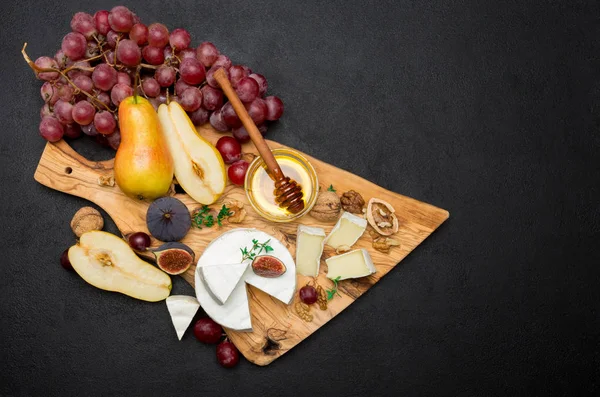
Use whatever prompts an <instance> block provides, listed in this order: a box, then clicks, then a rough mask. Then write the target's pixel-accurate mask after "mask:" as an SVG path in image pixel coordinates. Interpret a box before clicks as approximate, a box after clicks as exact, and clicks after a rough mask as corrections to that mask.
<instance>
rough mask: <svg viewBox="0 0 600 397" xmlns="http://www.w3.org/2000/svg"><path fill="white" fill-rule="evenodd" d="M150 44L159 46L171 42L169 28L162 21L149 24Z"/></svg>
mask: <svg viewBox="0 0 600 397" xmlns="http://www.w3.org/2000/svg"><path fill="white" fill-rule="evenodd" d="M148 44H150V45H151V46H154V47H159V48H162V47H164V46H166V45H167V44H169V29H167V27H166V26H165V25H163V24H162V23H153V24H152V25H150V26H148Z"/></svg>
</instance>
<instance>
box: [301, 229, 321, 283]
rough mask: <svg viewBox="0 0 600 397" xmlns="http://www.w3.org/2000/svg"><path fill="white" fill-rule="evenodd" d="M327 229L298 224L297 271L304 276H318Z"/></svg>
mask: <svg viewBox="0 0 600 397" xmlns="http://www.w3.org/2000/svg"><path fill="white" fill-rule="evenodd" d="M324 242H325V230H323V229H321V228H320V227H310V226H304V225H298V232H297V234H296V271H297V272H298V273H300V274H302V275H304V276H309V277H317V276H318V275H319V265H320V264H321V255H322V254H323V245H324Z"/></svg>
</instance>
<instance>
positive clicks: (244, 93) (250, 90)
mask: <svg viewBox="0 0 600 397" xmlns="http://www.w3.org/2000/svg"><path fill="white" fill-rule="evenodd" d="M235 93H236V94H237V95H238V97H239V98H240V100H241V101H242V102H244V103H250V102H252V101H253V100H255V99H256V97H257V96H258V83H257V82H256V80H254V79H251V78H250V77H244V78H242V79H241V80H240V81H239V82H238V85H237V88H236V89H235Z"/></svg>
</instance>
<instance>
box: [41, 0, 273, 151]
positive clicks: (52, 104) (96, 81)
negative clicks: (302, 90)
mask: <svg viewBox="0 0 600 397" xmlns="http://www.w3.org/2000/svg"><path fill="white" fill-rule="evenodd" d="M71 29H72V32H70V33H68V34H67V35H66V36H65V37H64V38H63V40H62V45H61V49H60V50H58V51H57V52H56V55H54V58H51V57H47V56H42V57H39V58H38V59H37V60H36V61H35V65H33V66H32V67H33V68H34V70H36V72H37V75H38V77H39V78H40V79H41V80H44V81H45V82H44V84H43V85H42V88H41V95H42V98H43V99H44V102H45V104H44V106H42V109H41V112H40V116H41V119H42V120H41V122H40V134H41V135H42V137H43V138H45V139H46V140H48V141H50V142H56V141H58V140H60V139H62V138H63V137H67V138H77V137H79V136H81V135H82V133H83V134H85V135H88V136H91V137H94V138H95V139H96V140H97V141H98V142H99V143H101V144H103V145H107V146H111V147H112V148H113V149H115V150H116V149H117V148H118V147H119V143H120V141H121V136H120V133H119V124H118V120H117V109H118V106H119V103H120V102H121V101H122V100H123V99H125V98H126V97H128V96H131V95H133V93H134V90H135V89H137V93H138V94H139V95H143V96H145V97H146V98H148V99H149V100H150V102H151V103H152V104H153V106H154V107H155V108H158V106H159V105H160V104H161V103H166V102H167V101H176V102H178V103H179V104H180V105H181V107H182V108H183V109H185V111H186V112H187V113H188V115H189V116H190V119H191V120H192V122H193V123H194V124H195V125H202V124H205V123H207V122H210V124H211V125H212V126H213V127H214V128H215V129H216V130H218V131H221V132H226V131H232V133H233V136H234V137H235V139H236V140H238V141H239V142H240V143H244V142H247V141H248V140H250V137H249V135H248V132H247V131H246V129H245V128H244V127H243V126H242V123H241V121H240V119H239V118H238V117H237V115H236V113H235V111H234V110H233V107H232V106H231V104H230V103H229V102H226V98H225V97H224V95H223V91H221V89H220V87H219V85H218V83H217V82H216V81H215V79H214V78H213V74H214V72H215V71H216V70H218V69H219V68H221V69H224V70H225V72H226V73H227V75H228V76H229V79H230V81H231V84H232V86H233V87H234V88H235V90H236V92H237V94H238V95H239V97H240V99H241V100H242V102H244V104H245V106H246V109H247V110H248V113H249V114H250V116H251V117H252V120H254V122H255V123H256V125H257V126H258V128H259V130H260V131H261V132H262V133H263V135H264V134H265V133H266V131H267V125H266V123H267V122H268V121H273V120H277V119H279V118H280V117H281V115H282V114H283V102H282V101H281V99H279V98H278V97H275V96H267V97H265V95H266V92H267V80H266V79H265V77H264V76H263V75H260V74H257V73H253V72H252V70H250V68H249V67H247V66H244V65H232V63H231V60H230V59H229V57H227V56H226V55H223V54H221V53H220V52H219V50H218V49H217V48H216V47H215V46H214V44H212V43H210V42H203V43H201V44H200V45H199V46H198V47H197V48H194V47H190V45H191V37H190V34H189V32H188V31H186V30H185V29H175V30H173V31H171V32H169V30H168V29H167V27H166V26H165V25H163V24H161V23H153V24H151V25H149V26H146V25H144V24H143V23H141V21H140V19H139V18H138V17H137V15H135V14H134V13H133V12H131V11H130V10H129V9H128V8H127V7H123V6H117V7H114V8H113V9H112V10H110V11H104V10H103V11H98V12H96V13H95V14H94V15H93V16H92V15H90V14H87V13H85V12H78V13H76V14H75V15H74V16H73V19H72V20H71Z"/></svg>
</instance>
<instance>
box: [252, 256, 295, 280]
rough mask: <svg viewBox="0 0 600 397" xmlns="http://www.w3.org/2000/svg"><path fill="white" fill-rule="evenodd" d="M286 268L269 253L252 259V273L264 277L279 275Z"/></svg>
mask: <svg viewBox="0 0 600 397" xmlns="http://www.w3.org/2000/svg"><path fill="white" fill-rule="evenodd" d="M286 270H287V268H286V267H285V265H284V264H283V262H282V261H281V260H279V259H277V258H275V257H274V256H271V255H261V256H257V257H256V258H254V260H253V261H252V271H254V274H256V275H257V276H261V277H266V278H276V277H279V276H281V275H282V274H283V273H285V271H286Z"/></svg>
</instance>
